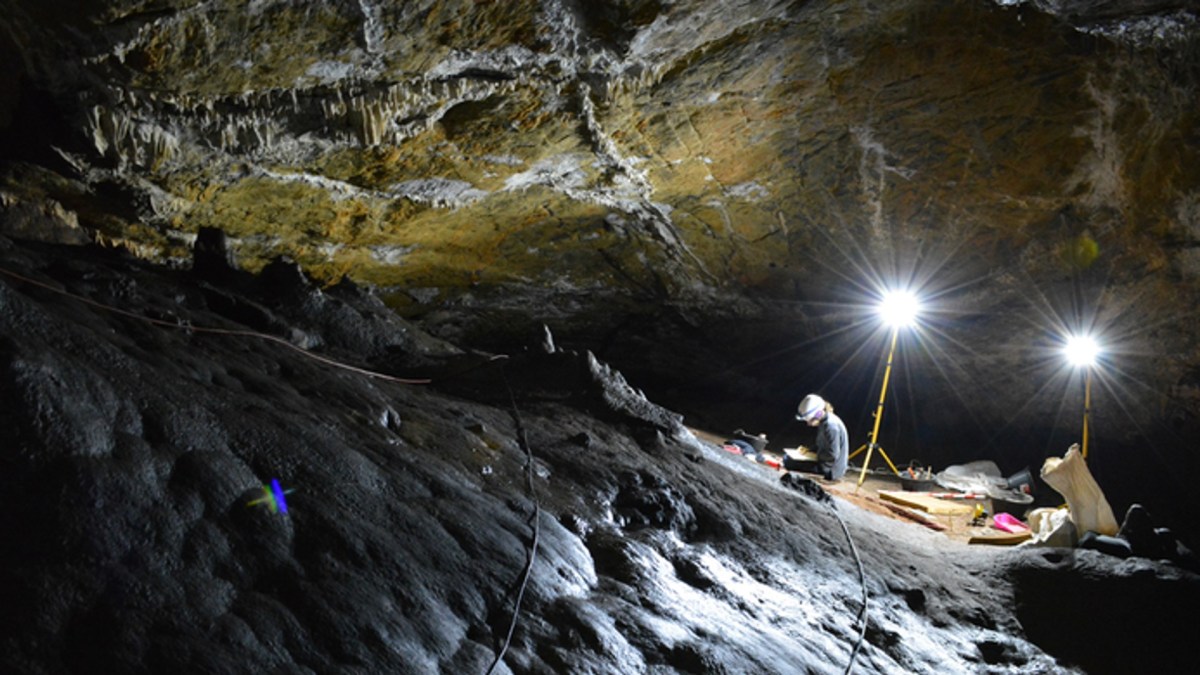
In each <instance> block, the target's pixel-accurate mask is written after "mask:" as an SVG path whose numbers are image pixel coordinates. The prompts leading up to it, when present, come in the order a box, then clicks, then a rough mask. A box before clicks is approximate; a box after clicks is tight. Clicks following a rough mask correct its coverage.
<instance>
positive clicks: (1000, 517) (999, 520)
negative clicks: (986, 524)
mask: <svg viewBox="0 0 1200 675" xmlns="http://www.w3.org/2000/svg"><path fill="white" fill-rule="evenodd" d="M992 525H994V526H995V527H996V529H997V530H1004V531H1005V532H1008V533H1010V534H1020V533H1022V532H1028V531H1029V526H1028V525H1026V524H1025V523H1022V522H1021V521H1020V520H1019V519H1018V518H1017V517H1016V516H1013V515H1012V514H1009V513H997V514H996V515H994V516H992Z"/></svg>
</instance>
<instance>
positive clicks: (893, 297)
mask: <svg viewBox="0 0 1200 675" xmlns="http://www.w3.org/2000/svg"><path fill="white" fill-rule="evenodd" d="M920 311H921V303H920V302H918V301H917V296H915V295H913V294H912V293H911V292H909V291H888V292H887V293H885V294H884V295H883V299H882V300H880V302H879V316H880V317H882V318H883V321H884V323H886V324H887V325H889V326H893V327H896V328H903V327H905V326H911V325H913V324H914V323H916V321H917V314H918V313H919V312H920Z"/></svg>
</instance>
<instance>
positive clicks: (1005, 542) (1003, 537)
mask: <svg viewBox="0 0 1200 675" xmlns="http://www.w3.org/2000/svg"><path fill="white" fill-rule="evenodd" d="M1032 536H1033V535H1032V534H1031V533H1029V532H1017V533H1016V534H1010V533H1008V532H1001V531H1000V530H996V533H995V534H980V535H975V536H973V537H971V538H970V539H968V540H967V543H968V544H991V545H993V546H1014V545H1016V544H1019V543H1021V542H1023V541H1025V540H1026V539H1029V538H1030V537H1032Z"/></svg>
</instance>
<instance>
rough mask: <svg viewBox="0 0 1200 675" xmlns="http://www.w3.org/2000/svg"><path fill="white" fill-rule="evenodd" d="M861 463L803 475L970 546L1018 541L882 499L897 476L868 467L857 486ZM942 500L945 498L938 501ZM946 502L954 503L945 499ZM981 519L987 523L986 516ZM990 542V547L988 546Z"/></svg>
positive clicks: (770, 473)
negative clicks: (837, 476)
mask: <svg viewBox="0 0 1200 675" xmlns="http://www.w3.org/2000/svg"><path fill="white" fill-rule="evenodd" d="M689 429H690V431H691V432H692V433H693V434H694V435H695V436H696V438H698V439H700V440H703V441H706V442H710V443H713V444H715V445H717V446H721V445H722V444H723V443H724V442H725V440H726V438H727V436H722V435H721V434H716V433H713V432H711V431H706V430H704V429H698V428H695V427H689ZM765 454H766V455H767V456H768V457H770V458H773V459H778V455H777V454H774V453H771V452H770V451H768V452H766V453H765ZM746 463H747V464H749V465H751V466H752V467H755V468H757V469H758V471H759V472H760V473H761V474H762V475H763V477H764V478H768V479H769V478H772V477H774V476H782V475H783V474H785V473H788V471H787V470H786V469H776V468H773V467H772V466H770V465H768V464H759V463H757V462H754V461H753V460H750V459H747V460H746ZM861 468H862V467H861V466H851V467H850V470H849V471H847V472H846V475H845V476H844V477H843V478H842V479H841V480H839V481H827V480H824V479H822V478H819V477H817V476H814V475H811V474H803V475H806V476H808V477H810V478H814V479H815V480H816V482H817V484H818V485H820V486H821V487H822V488H823V489H824V490H825V491H826V492H828V493H829V494H830V495H832V496H833V497H835V498H837V499H839V500H841V501H843V502H849V503H851V504H853V505H855V506H857V507H859V508H861V509H864V510H867V511H870V512H872V513H876V514H879V515H882V516H886V517H888V518H892V519H894V520H898V521H901V522H905V523H908V524H910V525H911V526H913V527H920V528H928V529H931V530H935V531H937V532H940V533H941V534H943V535H944V536H946V537H947V538H948V539H950V540H953V541H958V542H961V543H963V544H967V543H970V544H971V545H972V546H973V547H981V548H995V549H997V550H1000V549H1003V548H1006V547H1007V546H1011V545H1014V544H1017V543H1020V541H1021V540H1020V539H1019V538H1013V537H1011V536H1009V535H1008V534H1007V533H1005V532H1002V531H1000V530H998V529H996V528H995V527H992V526H990V525H974V524H972V521H973V520H974V518H973V514H971V513H966V514H948V513H937V514H935V513H927V512H923V511H920V510H918V509H913V508H909V507H905V506H903V505H900V504H895V503H892V502H889V501H887V500H885V499H884V498H883V497H882V496H881V495H880V493H881V492H887V491H898V490H901V484H900V480H899V477H896V476H893V475H891V474H890V473H888V472H886V471H884V470H882V469H874V470H869V471H868V472H867V475H866V476H865V477H864V478H863V482H862V484H861V485H859V483H858V481H859V471H860V469H861ZM940 501H945V500H940ZM946 503H947V504H954V503H955V502H951V501H946ZM963 503H964V504H967V505H970V506H974V504H976V503H980V504H982V505H983V507H984V509H985V510H986V511H987V513H988V514H991V513H994V512H995V511H994V504H993V502H992V501H991V500H982V501H980V502H974V501H969V502H963ZM984 522H988V521H987V519H985V521H984ZM989 544H990V545H992V546H989Z"/></svg>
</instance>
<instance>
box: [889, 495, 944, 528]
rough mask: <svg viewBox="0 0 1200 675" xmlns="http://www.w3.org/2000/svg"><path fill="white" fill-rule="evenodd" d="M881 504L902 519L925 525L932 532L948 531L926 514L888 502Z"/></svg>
mask: <svg viewBox="0 0 1200 675" xmlns="http://www.w3.org/2000/svg"><path fill="white" fill-rule="evenodd" d="M880 503H881V504H883V505H884V506H886V507H887V508H888V510H889V511H891V512H892V513H894V514H896V515H898V516H900V517H902V518H906V519H908V520H911V521H913V522H914V523H918V524H921V525H924V526H925V527H928V528H929V529H931V530H936V531H938V532H944V531H945V530H946V526H945V525H943V524H941V523H939V522H937V521H936V520H933V519H931V518H930V517H929V516H926V515H925V514H923V513H921V512H919V511H914V510H912V509H909V508H905V507H903V506H900V505H899V504H889V503H887V502H880Z"/></svg>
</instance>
